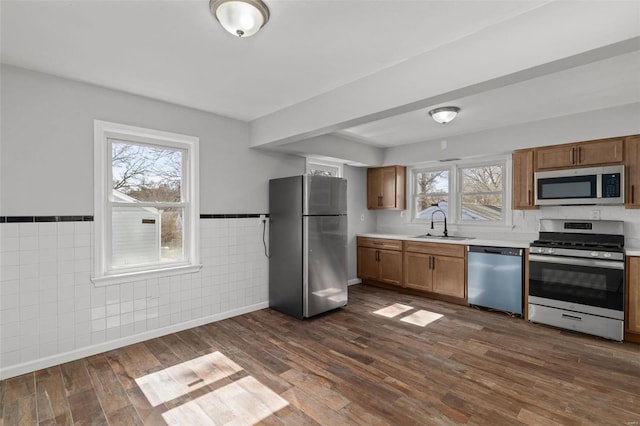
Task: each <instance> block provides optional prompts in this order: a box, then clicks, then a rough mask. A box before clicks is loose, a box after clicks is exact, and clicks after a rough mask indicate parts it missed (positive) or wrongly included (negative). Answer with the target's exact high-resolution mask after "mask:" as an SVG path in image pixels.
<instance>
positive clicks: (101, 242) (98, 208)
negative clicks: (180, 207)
mask: <svg viewBox="0 0 640 426" xmlns="http://www.w3.org/2000/svg"><path fill="white" fill-rule="evenodd" d="M93 128H94V235H95V240H94V243H95V244H94V262H93V271H92V277H91V281H93V283H94V284H95V285H96V286H103V285H109V284H120V283H123V282H129V281H135V280H142V279H149V278H157V277H162V276H170V275H178V274H184V273H190V272H197V271H198V270H199V269H200V268H201V265H200V244H199V241H200V238H199V220H198V219H199V212H200V208H199V200H198V198H199V193H200V192H199V182H198V180H199V175H200V173H199V170H198V158H199V155H198V146H199V138H198V137H195V136H187V135H181V134H177V133H170V132H164V131H160V130H153V129H145V128H142V127H135V126H129V125H125V124H118V123H110V122H107V121H100V120H94V122H93ZM108 139H120V140H124V141H131V142H140V143H148V144H160V145H164V146H168V147H174V148H180V149H184V150H186V152H187V153H188V154H187V159H186V161H185V165H184V168H185V175H186V176H187V185H186V187H185V188H183V191H184V197H185V198H186V200H187V202H188V207H187V208H185V217H187V218H188V220H186V221H185V247H184V248H185V255H186V261H185V262H184V263H181V264H170V265H166V266H162V265H152V266H149V267H148V268H145V269H142V270H140V269H131V270H126V271H123V272H117V273H115V272H111V271H109V270H108V262H109V257H110V255H109V253H108V247H109V244H108V242H109V238H110V235H109V232H110V231H109V226H108V224H109V221H108V220H107V218H108V217H107V216H108V206H107V203H106V200H107V197H108V196H109V191H110V188H111V183H110V182H109V180H110V176H111V171H110V169H109V165H108V164H107V159H108V158H110V155H109V151H108V150H109V142H108Z"/></svg>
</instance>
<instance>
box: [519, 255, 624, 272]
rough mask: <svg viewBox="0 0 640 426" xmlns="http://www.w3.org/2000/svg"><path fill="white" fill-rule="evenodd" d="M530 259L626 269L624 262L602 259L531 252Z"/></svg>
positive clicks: (533, 260) (540, 261)
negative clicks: (542, 254)
mask: <svg viewBox="0 0 640 426" xmlns="http://www.w3.org/2000/svg"><path fill="white" fill-rule="evenodd" d="M529 261H530V262H539V263H557V264H560V265H577V266H591V267H597V268H606V269H624V262H616V261H610V260H600V259H581V258H575V257H560V256H541V255H539V254H530V255H529Z"/></svg>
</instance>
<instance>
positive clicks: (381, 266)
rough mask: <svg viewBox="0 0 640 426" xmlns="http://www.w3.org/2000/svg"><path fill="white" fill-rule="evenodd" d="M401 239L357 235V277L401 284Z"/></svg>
mask: <svg viewBox="0 0 640 426" xmlns="http://www.w3.org/2000/svg"><path fill="white" fill-rule="evenodd" d="M402 274H403V271H402V241H401V240H388V239H382V238H366V237H358V278H360V279H362V280H373V281H379V282H383V283H387V284H394V285H402Z"/></svg>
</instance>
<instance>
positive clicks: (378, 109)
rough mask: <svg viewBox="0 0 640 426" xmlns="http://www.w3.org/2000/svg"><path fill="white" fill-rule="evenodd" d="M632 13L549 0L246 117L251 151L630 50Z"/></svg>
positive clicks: (635, 29) (637, 30) (636, 42)
mask: <svg viewBox="0 0 640 426" xmlns="http://www.w3.org/2000/svg"><path fill="white" fill-rule="evenodd" d="M637 11H638V7H637V4H635V3H634V2H609V3H604V2H552V3H549V4H547V5H544V6H542V7H539V8H537V9H534V10H532V11H530V12H529V13H526V14H523V15H520V16H518V17H516V18H514V19H512V20H509V21H507V22H502V23H500V24H496V25H494V26H492V27H489V28H487V29H484V30H482V31H480V32H478V33H475V34H473V35H472V36H469V37H465V38H463V39H460V40H458V41H456V42H453V43H451V44H448V45H444V46H440V47H439V48H437V49H434V50H432V51H430V52H426V53H424V54H421V55H418V56H416V57H414V58H411V59H409V60H407V61H404V62H402V63H400V64H398V65H395V66H393V67H390V68H387V69H385V70H382V71H379V72H377V73H374V74H372V75H370V76H368V77H365V78H362V79H360V80H357V81H355V82H353V83H350V84H347V85H345V86H342V87H340V88H337V89H335V90H332V91H330V92H327V93H325V94H322V95H319V96H316V97H314V98H311V99H309V100H307V101H304V102H301V103H298V104H296V105H293V106H291V107H288V108H285V109H282V110H279V111H276V112H274V113H272V114H269V115H266V116H264V117H261V118H258V119H256V120H253V121H251V122H250V123H249V125H250V141H251V146H252V147H262V148H268V147H270V146H277V145H282V144H287V143H291V142H296V141H299V140H302V139H308V138H311V137H316V136H320V135H323V134H327V133H330V132H334V131H337V130H342V129H345V128H349V127H352V126H356V125H359V124H363V123H366V122H369V121H373V120H379V119H382V118H387V117H390V116H393V115H397V114H402V113H405V112H409V111H414V110H417V109H422V108H429V107H432V106H436V105H438V104H442V103H445V102H447V101H449V100H451V99H457V98H461V97H465V96H471V95H475V94H478V93H482V92H486V91H489V90H493V89H497V88H499V87H503V86H507V85H510V84H514V83H519V82H522V81H526V80H529V79H532V78H536V77H541V76H544V75H549V74H552V73H556V72H559V71H563V70H566V69H570V68H573V67H576V66H581V65H586V64H589V63H593V62H596V61H601V60H604V59H608V58H611V57H615V56H618V55H622V54H625V53H630V52H633V51H638V50H640V16H638V13H637ZM559 35H561V36H559ZM469 69H473V72H466V71H467V70H469Z"/></svg>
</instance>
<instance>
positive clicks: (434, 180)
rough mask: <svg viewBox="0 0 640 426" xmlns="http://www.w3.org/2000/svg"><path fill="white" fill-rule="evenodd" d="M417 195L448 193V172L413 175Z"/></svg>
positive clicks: (439, 171) (440, 171)
mask: <svg viewBox="0 0 640 426" xmlns="http://www.w3.org/2000/svg"><path fill="white" fill-rule="evenodd" d="M415 178H416V191H417V193H418V194H430V193H433V192H437V193H443V194H447V193H449V171H448V170H435V171H427V172H418V173H416V174H415Z"/></svg>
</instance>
